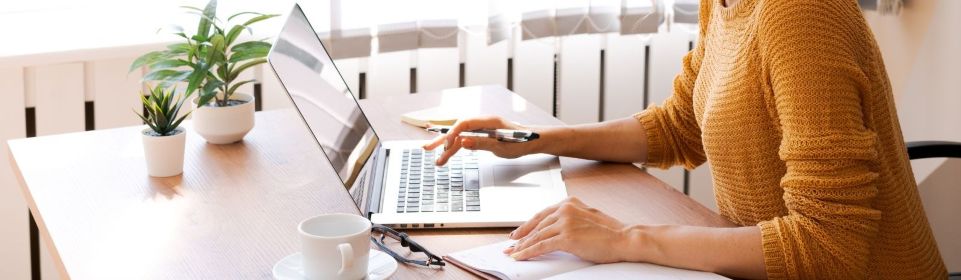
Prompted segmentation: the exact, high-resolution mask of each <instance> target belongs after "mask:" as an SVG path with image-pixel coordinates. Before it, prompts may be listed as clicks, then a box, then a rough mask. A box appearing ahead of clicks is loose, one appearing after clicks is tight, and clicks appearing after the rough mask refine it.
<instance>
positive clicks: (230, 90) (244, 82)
mask: <svg viewBox="0 0 961 280" xmlns="http://www.w3.org/2000/svg"><path fill="white" fill-rule="evenodd" d="M256 81H257V80H256V79H251V80H246V81H242V82H239V83H236V84H233V85H232V86H230V88H229V89H227V93H229V94H230V95H233V94H234V91H237V89H238V88H240V87H241V86H243V85H245V84H249V83H253V82H256Z"/></svg>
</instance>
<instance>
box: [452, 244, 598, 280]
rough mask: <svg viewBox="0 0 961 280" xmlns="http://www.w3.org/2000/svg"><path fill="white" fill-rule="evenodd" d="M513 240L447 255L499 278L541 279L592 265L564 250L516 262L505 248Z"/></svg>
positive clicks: (513, 279) (517, 279) (516, 279)
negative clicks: (505, 252) (506, 252)
mask: <svg viewBox="0 0 961 280" xmlns="http://www.w3.org/2000/svg"><path fill="white" fill-rule="evenodd" d="M515 242H516V241H514V240H508V241H504V242H500V243H494V244H491V245H485V246H481V247H477V248H473V249H468V250H464V251H460V252H457V253H453V254H450V255H449V256H448V257H450V258H453V259H454V260H456V261H458V262H461V263H463V264H466V265H468V266H471V267H473V268H474V269H477V270H479V271H482V272H485V273H488V274H490V275H493V276H494V277H497V278H500V279H510V280H526V279H544V278H547V277H550V276H552V275H557V274H561V273H564V272H568V271H573V270H577V269H581V268H585V267H589V266H592V265H594V263H591V262H588V261H584V260H581V259H580V258H578V257H576V256H574V255H571V254H568V253H565V252H553V253H549V254H545V255H542V256H539V257H536V258H533V259H531V260H527V261H515V260H514V259H512V258H511V257H509V256H507V255H505V254H504V249H506V248H507V247H508V246H510V245H512V244H514V243H515Z"/></svg>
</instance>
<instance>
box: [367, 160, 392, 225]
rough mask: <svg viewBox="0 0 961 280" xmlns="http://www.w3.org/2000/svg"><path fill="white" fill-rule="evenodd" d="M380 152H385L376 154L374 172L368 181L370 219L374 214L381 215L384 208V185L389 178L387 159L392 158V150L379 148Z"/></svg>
mask: <svg viewBox="0 0 961 280" xmlns="http://www.w3.org/2000/svg"><path fill="white" fill-rule="evenodd" d="M378 149H379V150H382V151H383V152H378V153H374V170H371V171H372V172H370V173H369V174H370V179H371V180H367V183H368V184H369V185H368V188H367V189H368V190H369V191H368V192H367V202H368V203H367V209H368V211H367V218H368V219H370V218H371V216H372V215H373V214H374V213H380V212H381V210H380V208H381V206H383V197H384V191H385V189H386V187H385V185H384V180H385V177H387V159H388V158H390V149H385V148H384V147H383V146H381V147H378Z"/></svg>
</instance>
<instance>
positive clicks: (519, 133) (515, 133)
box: [427, 126, 541, 143]
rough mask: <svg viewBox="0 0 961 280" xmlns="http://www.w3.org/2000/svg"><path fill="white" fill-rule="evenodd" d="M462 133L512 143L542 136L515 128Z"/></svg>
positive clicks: (443, 129) (437, 129)
mask: <svg viewBox="0 0 961 280" xmlns="http://www.w3.org/2000/svg"><path fill="white" fill-rule="evenodd" d="M450 129H451V128H450V127H449V126H432V127H429V128H427V131H429V132H436V133H443V134H447V132H449V131H450ZM460 135H461V136H468V137H487V138H494V139H497V141H501V142H512V143H520V142H527V141H533V140H535V139H538V138H540V137H541V136H540V134H537V132H533V131H529V130H513V129H478V130H470V131H464V132H461V133H460Z"/></svg>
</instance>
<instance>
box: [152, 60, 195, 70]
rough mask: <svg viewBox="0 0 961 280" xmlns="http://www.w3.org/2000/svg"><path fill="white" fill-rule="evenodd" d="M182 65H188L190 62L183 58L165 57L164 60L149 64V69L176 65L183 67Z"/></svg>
mask: <svg viewBox="0 0 961 280" xmlns="http://www.w3.org/2000/svg"><path fill="white" fill-rule="evenodd" d="M183 66H190V62H188V61H186V60H183V59H166V60H161V61H157V62H154V63H153V64H151V65H150V69H151V70H154V69H170V68H177V67H183Z"/></svg>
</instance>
